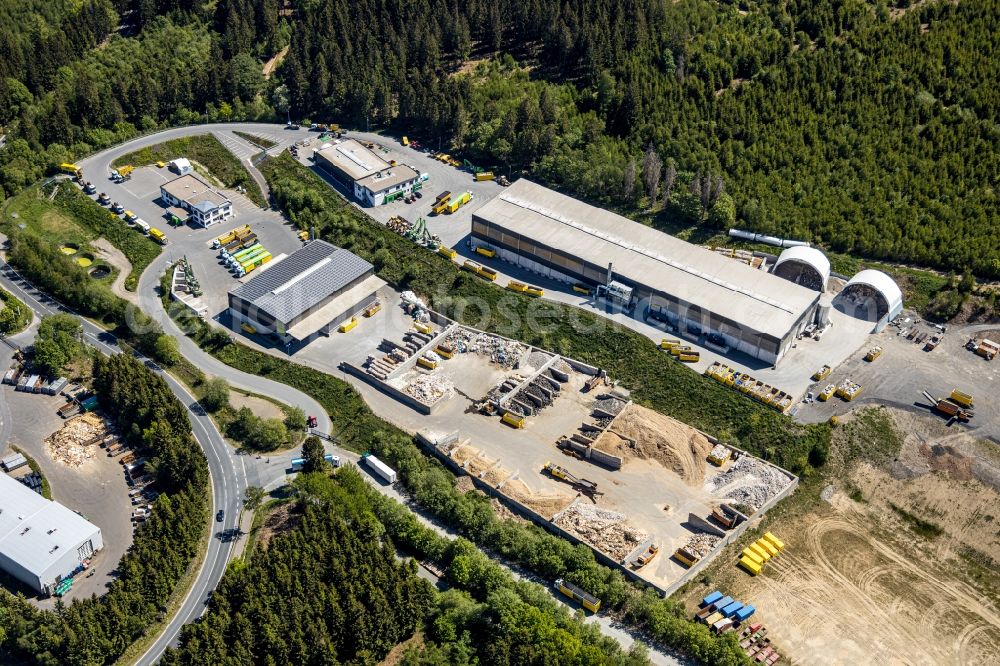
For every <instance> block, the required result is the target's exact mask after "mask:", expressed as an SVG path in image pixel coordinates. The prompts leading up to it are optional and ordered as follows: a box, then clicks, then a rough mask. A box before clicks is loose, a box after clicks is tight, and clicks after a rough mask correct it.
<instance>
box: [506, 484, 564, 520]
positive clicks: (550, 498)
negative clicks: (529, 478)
mask: <svg viewBox="0 0 1000 666" xmlns="http://www.w3.org/2000/svg"><path fill="white" fill-rule="evenodd" d="M500 492H502V493H503V494H504V495H507V496H509V497H511V498H512V499H515V500H517V501H518V502H520V503H521V504H523V505H524V506H526V507H528V508H529V509H531V510H532V511H534V512H535V513H537V514H538V515H540V516H542V517H543V518H546V519H549V520H551V519H552V516H554V515H556V514H557V513H559V512H560V511H562V510H563V509H565V508H566V507H567V506H569V505H570V502H572V501H573V498H572V497H570V496H568V495H563V494H562V493H540V492H535V491H533V490H531V489H529V488H528V486H526V485H524V482H523V481H521V480H520V479H513V480H512V481H508V482H507V483H505V484H503V488H501V489H500Z"/></svg>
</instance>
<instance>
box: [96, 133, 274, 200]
mask: <svg viewBox="0 0 1000 666" xmlns="http://www.w3.org/2000/svg"><path fill="white" fill-rule="evenodd" d="M179 157H186V158H188V159H189V160H192V161H194V162H198V163H199V164H201V165H203V166H204V167H205V168H206V169H208V171H209V172H210V173H211V175H212V176H214V177H215V178H218V179H219V180H220V181H221V182H222V183H223V184H224V185H225V186H226V187H230V188H232V187H236V186H237V185H242V186H243V187H245V188H246V191H247V198H248V199H250V200H251V201H253V202H254V203H255V204H257V205H258V206H260V207H261V208H266V207H267V203H266V202H265V201H264V194H263V193H262V192H261V190H260V186H259V185H257V182H256V181H255V180H254V179H253V178H252V177H251V176H250V172H249V171H247V170H246V167H244V166H243V164H242V163H240V161H239V160H238V159H237V158H236V156H235V155H233V154H232V153H231V152H229V150H228V149H227V148H226V147H225V146H223V145H222V144H221V143H219V141H218V139H216V138H215V137H214V136H212V135H211V134H198V135H195V136H187V137H182V138H180V139H171V140H170V141H164V142H163V143H158V144H156V145H155V146H147V147H145V148H140V149H139V150H136V151H134V152H131V153H127V154H125V155H122V156H121V157H119V158H118V159H116V160H115V161H114V162H113V164H112V165H113V166H116V167H119V166H124V165H126V164H131V165H134V166H141V165H145V164H154V163H156V162H169V161H170V160H174V159H177V158H179Z"/></svg>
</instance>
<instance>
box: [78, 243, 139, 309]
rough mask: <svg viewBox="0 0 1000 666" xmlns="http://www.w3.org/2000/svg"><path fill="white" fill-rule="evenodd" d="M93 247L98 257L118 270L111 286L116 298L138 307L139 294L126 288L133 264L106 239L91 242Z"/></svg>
mask: <svg viewBox="0 0 1000 666" xmlns="http://www.w3.org/2000/svg"><path fill="white" fill-rule="evenodd" d="M90 244H91V246H92V247H93V248H94V249H96V250H97V255H98V256H99V257H100V258H102V259H104V260H105V261H107V262H108V263H109V264H111V265H112V266H114V267H115V268H117V269H118V275H117V276H116V277H115V281H114V282H113V283H112V285H111V291H112V292H113V293H114V294H115V295H116V296H121V297H122V298H124V299H125V300H127V301H131V302H132V303H135V304H136V305H138V303H139V294H138V293H136V292H134V291H129V290H128V289H126V288H125V280H126V279H127V278H128V276H129V273H131V272H132V262H130V261H129V260H128V258H127V257H126V256H125V255H124V254H123V253H122V251H121V250H119V249H118V248H116V247H115V246H114V245H112V244H111V242H110V241H108V240H107V239H106V238H98V239H97V240H94V241H91V242H90Z"/></svg>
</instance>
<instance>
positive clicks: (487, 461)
mask: <svg viewBox="0 0 1000 666" xmlns="http://www.w3.org/2000/svg"><path fill="white" fill-rule="evenodd" d="M412 299H413V297H412V295H404V297H403V299H402V302H401V304H400V305H399V306H391V307H388V308H387V309H388V310H389V311H390V312H388V313H386V312H380V313H378V314H376V315H375V316H374V317H373V318H372V321H365V320H361V322H360V323H359V328H358V330H357V332H355V331H352V332H351V333H348V334H344V335H341V336H338V337H337V338H336V339H331V341H330V342H329V343H327V342H324V341H320V343H319V345H320V346H318V347H317V346H314V348H312V349H309V350H308V351H307V350H303V352H301V353H303V354H310V355H312V354H315V353H316V352H317V350H318V349H322V348H323V345H326V346H329V345H331V344H336V345H337V346H338V347H340V346H341V345H347V346H348V348H349V349H350V351H349V353H348V354H347V356H348V358H347V359H346V360H344V361H343V362H342V363H341V365H340V368H341V369H342V370H346V371H347V372H348V374H349V375H353V376H354V377H355V378H356V379H361V380H363V381H364V382H365V383H367V384H369V385H371V386H373V387H375V388H377V389H379V392H380V393H382V394H383V396H385V397H389V398H394V399H395V400H396V401H397V404H400V403H401V404H400V407H398V408H397V409H396V410H394V413H395V414H396V417H395V418H394V420H395V421H396V422H399V423H404V424H408V425H407V427H408V428H410V429H411V430H413V431H415V432H418V433H420V434H421V437H422V438H423V439H424V440H425V441H427V442H428V445H429V446H430V447H432V448H433V449H434V450H435V452H436V453H437V455H439V456H440V457H442V458H444V459H447V460H448V461H450V463H451V464H452V465H453V466H454V467H456V468H459V469H461V470H462V471H463V472H464V473H467V474H469V475H470V476H473V477H475V479H476V482H477V483H478V484H480V486H481V487H483V488H485V489H488V490H489V491H490V492H492V493H493V494H494V495H495V496H497V497H499V498H500V499H501V500H502V501H506V502H508V503H509V504H510V505H511V506H512V507H513V508H514V509H515V511H519V512H520V513H522V514H524V513H525V510H526V511H527V513H528V515H530V516H533V517H534V519H536V520H537V521H539V522H542V523H543V524H546V523H548V524H551V526H552V527H553V529H556V530H558V531H562V532H563V533H565V534H568V535H570V536H571V537H572V538H575V539H579V540H581V541H583V542H584V543H586V544H588V545H590V546H591V547H593V548H594V549H595V550H596V551H597V552H598V553H600V554H601V555H602V556H604V557H605V558H607V560H608V561H610V562H613V563H615V564H617V565H621V566H623V567H625V568H627V569H628V570H629V571H632V572H635V574H636V575H637V576H639V577H640V578H642V579H643V580H646V581H648V582H650V583H652V584H654V585H656V586H658V587H660V588H661V589H666V588H668V587H669V586H671V585H672V584H674V583H675V582H676V581H678V580H679V579H680V578H681V577H682V576H683V575H684V573H685V572H686V571H688V566H689V565H690V564H693V563H694V562H683V563H682V561H681V560H679V559H677V558H674V557H672V555H673V554H674V552H675V551H677V550H678V549H686V550H687V552H688V553H689V554H691V555H693V558H694V560H695V561H697V560H700V559H705V560H710V559H711V557H712V556H714V554H715V553H716V552H717V549H716V546H717V545H719V544H720V542H722V541H723V540H724V539H725V537H726V534H727V531H728V529H730V528H734V527H736V526H737V525H739V524H740V522H741V520H740V519H735V520H733V522H732V523H730V524H729V525H726V524H724V523H718V522H716V520H715V519H713V518H710V516H711V515H712V514H713V511H718V512H719V515H726V514H725V513H724V512H723V511H722V510H721V509H720V507H721V506H722V505H723V504H726V505H729V506H731V507H733V508H734V510H735V511H736V512H742V515H754V514H756V515H760V514H762V513H763V511H766V509H767V508H768V506H769V505H770V503H771V502H772V500H774V499H776V498H778V497H780V496H783V495H784V494H785V493H787V492H788V491H789V490H790V489H791V488H792V487H794V482H795V480H794V477H792V476H791V475H790V474H788V473H787V472H784V471H782V470H778V469H777V468H774V467H772V466H770V465H768V464H766V463H763V462H762V461H758V460H756V459H754V458H752V457H751V456H749V455H746V454H741V453H740V452H736V451H733V450H731V449H729V448H728V447H726V446H724V445H723V446H720V447H719V448H720V449H722V450H723V451H724V453H723V454H718V456H719V463H720V465H719V466H718V467H716V466H715V465H713V464H711V463H709V462H708V458H709V456H710V454H712V453H713V449H714V448H715V447H716V444H717V443H716V442H714V441H712V440H710V439H709V438H708V437H706V436H705V435H703V434H701V433H700V432H698V431H697V430H694V429H693V428H690V427H688V426H686V425H684V424H683V423H680V422H678V421H675V420H673V419H670V418H669V417H666V416H664V415H662V414H659V413H657V412H654V411H652V410H649V409H647V408H645V407H642V406H640V405H637V404H634V403H632V402H631V401H630V400H629V397H628V392H627V391H625V390H623V389H620V388H617V387H616V386H615V384H614V382H613V380H612V379H610V378H607V377H605V376H604V375H603V373H599V372H598V371H597V369H596V368H593V367H590V366H587V365H586V364H582V363H579V362H577V361H574V360H573V359H567V358H563V357H560V356H558V355H555V354H552V353H550V352H547V351H545V350H540V349H535V348H532V347H529V346H527V345H524V344H522V343H519V342H516V341H513V340H508V339H505V338H502V337H500V336H496V335H492V334H488V333H484V332H481V331H477V330H475V329H470V328H468V327H465V326H459V325H456V324H454V323H452V322H450V321H448V320H446V319H442V318H440V317H439V316H438V315H434V316H433V317H431V316H430V315H431V313H429V312H428V311H427V310H426V309H425V308H424V307H422V306H421V304H420V303H419V301H418V300H412ZM401 313H402V314H401ZM407 321H409V324H410V326H409V328H406V327H405V324H406V322H407ZM359 334H360V339H359V337H358V336H359ZM341 340H342V341H343V342H340V341H341ZM363 340H367V341H368V344H369V345H371V346H370V347H369V348H368V349H367V352H365V350H364V348H363V346H362V344H361V342H362V341H363ZM344 351H345V350H344V349H338V352H341V354H340V357H341V358H344V356H343V353H344ZM321 353H322V352H321ZM404 405H405V406H404ZM716 453H717V452H716ZM732 515H735V514H732ZM744 520H745V519H744ZM651 546H653V547H654V549H653V551H652V552H654V553H659V555H658V556H655V557H652V558H651V559H650V561H649V562H648V563H647V564H645V565H639V564H637V558H638V557H639V556H641V555H643V553H648V552H649V549H650V547H651Z"/></svg>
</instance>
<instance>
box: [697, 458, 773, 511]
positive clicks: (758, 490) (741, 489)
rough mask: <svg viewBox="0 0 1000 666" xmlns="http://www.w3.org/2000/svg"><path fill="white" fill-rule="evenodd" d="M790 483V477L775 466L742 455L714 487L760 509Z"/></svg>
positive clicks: (714, 482)
mask: <svg viewBox="0 0 1000 666" xmlns="http://www.w3.org/2000/svg"><path fill="white" fill-rule="evenodd" d="M788 483H789V478H788V477H787V476H785V475H784V474H782V473H781V472H779V471H778V470H777V469H775V468H774V467H771V466H770V465H765V464H764V463H762V462H760V461H759V460H757V459H756V458H752V457H750V456H740V459H739V460H737V461H736V462H735V463H733V466H732V467H730V468H729V469H728V470H727V471H725V472H724V473H722V474H719V475H718V476H717V477H715V480H714V481H713V482H712V490H713V492H714V491H721V492H725V497H726V498H727V499H730V500H733V501H734V502H737V503H739V504H746V505H747V506H749V507H752V508H753V509H754V510H757V509H759V508H760V507H762V506H764V504H765V503H767V501H768V500H769V499H771V498H772V497H774V496H775V495H777V494H778V493H780V492H781V491H782V490H784V489H785V487H786V486H787V485H788Z"/></svg>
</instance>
